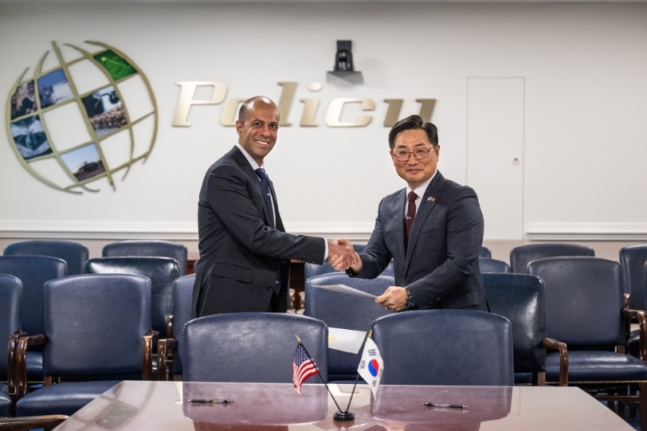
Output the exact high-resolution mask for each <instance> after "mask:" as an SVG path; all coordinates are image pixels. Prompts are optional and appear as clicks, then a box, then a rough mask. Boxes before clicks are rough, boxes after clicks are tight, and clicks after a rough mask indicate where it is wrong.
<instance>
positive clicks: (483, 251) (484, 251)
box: [479, 246, 492, 259]
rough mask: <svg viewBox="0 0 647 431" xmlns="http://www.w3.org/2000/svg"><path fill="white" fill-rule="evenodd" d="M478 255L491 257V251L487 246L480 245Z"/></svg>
mask: <svg viewBox="0 0 647 431" xmlns="http://www.w3.org/2000/svg"><path fill="white" fill-rule="evenodd" d="M479 257H486V258H488V259H492V252H491V251H490V249H489V248H487V247H483V246H481V250H480V251H479Z"/></svg>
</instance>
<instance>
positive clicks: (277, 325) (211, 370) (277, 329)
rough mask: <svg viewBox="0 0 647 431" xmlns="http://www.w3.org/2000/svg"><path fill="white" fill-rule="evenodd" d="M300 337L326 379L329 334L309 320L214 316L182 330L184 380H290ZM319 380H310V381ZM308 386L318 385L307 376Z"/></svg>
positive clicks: (289, 316)
mask: <svg viewBox="0 0 647 431" xmlns="http://www.w3.org/2000/svg"><path fill="white" fill-rule="evenodd" d="M295 335H298V336H299V337H300V338H301V341H302V342H303V345H304V346H305V348H306V349H307V350H308V352H309V353H310V355H311V356H312V359H313V360H314V361H315V363H316V364H317V367H318V368H319V370H320V371H321V374H322V378H323V379H324V381H327V379H328V330H327V329H326V325H325V324H324V323H323V322H322V321H320V320H316V319H313V318H311V317H306V316H300V315H298V314H282V313H229V314H216V315H213V316H207V317H201V318H198V319H194V320H191V321H190V322H189V323H187V324H186V325H185V326H184V340H183V341H184V342H183V345H182V346H181V347H180V348H181V349H182V365H183V369H182V380H183V381H189V382H195V381H204V382H260V383H289V382H292V362H293V359H294V351H295V349H296V347H297V340H296V338H295ZM315 378H316V379H317V380H314V379H315ZM311 381H312V382H317V383H319V382H321V380H319V378H318V377H311Z"/></svg>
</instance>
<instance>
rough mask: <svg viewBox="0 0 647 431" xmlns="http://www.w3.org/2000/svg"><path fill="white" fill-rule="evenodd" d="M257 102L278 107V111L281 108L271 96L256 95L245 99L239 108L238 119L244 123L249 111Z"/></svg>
mask: <svg viewBox="0 0 647 431" xmlns="http://www.w3.org/2000/svg"><path fill="white" fill-rule="evenodd" d="M257 102H258V103H259V104H261V105H267V106H274V109H276V111H277V112H278V110H279V108H278V106H276V103H274V102H273V101H272V99H270V98H269V97H265V96H254V97H252V98H249V99H247V100H245V101H244V102H243V104H242V105H240V109H239V110H238V121H240V122H241V123H244V122H245V120H246V117H247V113H248V112H249V111H250V110H251V109H252V106H253V105H254V103H257Z"/></svg>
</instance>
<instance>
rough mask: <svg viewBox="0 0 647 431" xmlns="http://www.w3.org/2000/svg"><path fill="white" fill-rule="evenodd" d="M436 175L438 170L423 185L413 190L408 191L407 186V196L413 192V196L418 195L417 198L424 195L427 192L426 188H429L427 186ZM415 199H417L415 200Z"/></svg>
mask: <svg viewBox="0 0 647 431" xmlns="http://www.w3.org/2000/svg"><path fill="white" fill-rule="evenodd" d="M437 173H438V169H436V171H435V172H434V174H433V175H432V176H431V177H430V178H429V179H428V180H427V181H425V182H424V183H422V184H420V185H419V186H418V187H416V188H415V189H413V190H412V189H410V188H409V186H407V195H409V192H414V193H415V194H417V195H418V198H421V197H422V196H423V195H424V194H425V191H426V190H427V187H429V184H430V183H431V182H432V181H433V179H434V178H435V177H436V174H437ZM416 199H417V198H416Z"/></svg>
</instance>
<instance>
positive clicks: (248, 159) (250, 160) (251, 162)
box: [236, 142, 265, 170]
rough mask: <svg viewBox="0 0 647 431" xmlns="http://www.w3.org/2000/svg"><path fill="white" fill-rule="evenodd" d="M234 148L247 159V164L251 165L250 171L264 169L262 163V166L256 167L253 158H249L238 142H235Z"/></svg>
mask: <svg viewBox="0 0 647 431" xmlns="http://www.w3.org/2000/svg"><path fill="white" fill-rule="evenodd" d="M236 146H237V147H238V149H239V150H240V152H241V153H243V156H245V158H246V159H247V161H248V162H249V164H250V165H252V169H254V170H256V169H258V168H263V169H265V163H263V164H262V165H260V166H258V163H256V160H254V158H253V157H252V156H250V155H249V153H248V152H247V150H246V149H244V148H243V146H242V145H240V144H239V143H238V142H236Z"/></svg>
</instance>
